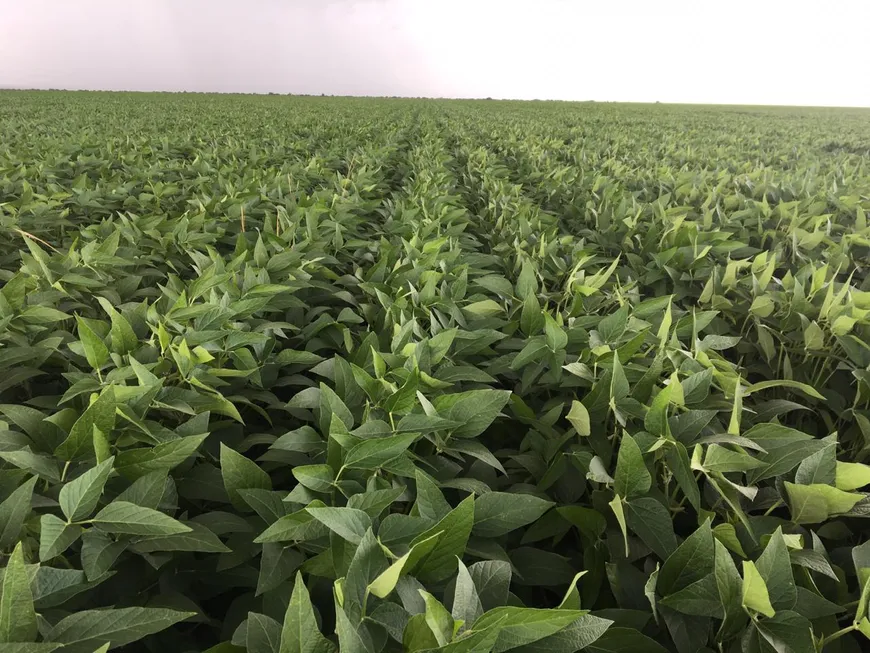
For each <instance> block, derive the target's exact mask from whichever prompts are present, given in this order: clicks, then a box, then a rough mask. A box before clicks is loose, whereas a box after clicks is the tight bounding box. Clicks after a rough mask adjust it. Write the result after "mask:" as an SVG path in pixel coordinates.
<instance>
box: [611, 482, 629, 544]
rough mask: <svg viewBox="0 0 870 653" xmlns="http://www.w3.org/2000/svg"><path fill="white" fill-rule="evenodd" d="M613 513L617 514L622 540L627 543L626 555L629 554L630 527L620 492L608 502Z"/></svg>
mask: <svg viewBox="0 0 870 653" xmlns="http://www.w3.org/2000/svg"><path fill="white" fill-rule="evenodd" d="M608 505H609V506H610V509H611V510H613V514H614V515H615V516H616V521H617V523H618V524H619V530H621V531H622V540H623V542H624V543H625V557H626V558H627V557H628V556H629V549H628V527H627V524H626V521H625V508H624V506H623V503H622V497H620V496H619V495H618V494H617V495H616V496H615V497H613V499H612V500H611V501H610V503H609V504H608Z"/></svg>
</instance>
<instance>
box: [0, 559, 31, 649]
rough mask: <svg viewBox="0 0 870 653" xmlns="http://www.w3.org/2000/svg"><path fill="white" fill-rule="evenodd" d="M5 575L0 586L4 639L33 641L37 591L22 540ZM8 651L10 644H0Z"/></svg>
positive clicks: (1, 635)
mask: <svg viewBox="0 0 870 653" xmlns="http://www.w3.org/2000/svg"><path fill="white" fill-rule="evenodd" d="M4 571H5V573H4V574H3V582H2V585H0V642H30V641H33V640H34V639H36V634H37V626H36V611H35V610H34V609H33V594H32V592H31V590H30V580H29V579H28V577H27V569H26V566H25V564H24V554H23V552H22V547H21V543H20V542H19V543H18V544H17V545H16V546H15V549H14V550H13V551H12V555H11V556H10V557H9V561H8V562H7V563H6V569H5V570H4ZM0 648H2V649H3V650H6V646H5V645H4V646H2V647H0Z"/></svg>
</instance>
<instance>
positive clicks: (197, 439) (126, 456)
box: [115, 433, 209, 480]
mask: <svg viewBox="0 0 870 653" xmlns="http://www.w3.org/2000/svg"><path fill="white" fill-rule="evenodd" d="M208 435H209V434H208V433H203V434H202V435H188V436H185V437H183V438H178V439H177V440H170V441H169V442H161V443H160V444H158V445H156V446H153V447H142V448H138V449H127V450H126V451H121V452H120V453H119V454H118V456H117V458H116V462H115V471H117V472H118V473H119V474H121V475H122V476H125V477H126V478H129V479H131V480H136V479H138V478H141V477H143V476H145V475H146V474H151V473H153V472H163V473H164V475H165V474H167V473H169V470H171V469H174V468H175V467H178V466H179V465H180V464H181V463H183V462H184V461H185V460H187V459H188V458H190V457H191V456H192V455H193V454H194V453H196V451H197V449H199V447H200V445H201V444H202V443H203V441H205V439H206V438H207V437H208Z"/></svg>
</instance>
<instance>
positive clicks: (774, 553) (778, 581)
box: [755, 528, 797, 610]
mask: <svg viewBox="0 0 870 653" xmlns="http://www.w3.org/2000/svg"><path fill="white" fill-rule="evenodd" d="M755 564H756V566H757V568H758V572H759V573H760V574H761V576H762V578H764V582H765V583H766V584H767V589H768V591H769V592H770V602H771V604H772V605H773V607H774V608H776V609H777V610H790V609H791V608H793V607H794V604H795V601H796V600H797V592H796V591H795V584H794V574H793V573H792V569H791V558H790V557H789V554H788V547H787V546H786V543H785V538H783V535H782V529H781V528H777V529H776V531H774V533H773V534H772V535H771V536H770V540H768V542H767V546H766V547H765V548H764V551H763V552H762V554H761V556H760V557H759V558H758V560H757V561H756V563H755Z"/></svg>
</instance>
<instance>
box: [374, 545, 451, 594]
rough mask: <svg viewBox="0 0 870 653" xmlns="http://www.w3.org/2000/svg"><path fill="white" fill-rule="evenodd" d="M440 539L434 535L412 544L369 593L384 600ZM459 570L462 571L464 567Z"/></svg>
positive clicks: (375, 581)
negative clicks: (403, 576) (400, 579)
mask: <svg viewBox="0 0 870 653" xmlns="http://www.w3.org/2000/svg"><path fill="white" fill-rule="evenodd" d="M440 537H441V533H436V534H435V535H433V536H431V537H427V538H426V539H425V540H421V541H419V542H417V543H416V544H414V545H413V546H412V547H411V548H410V549H409V551H408V552H407V553H406V554H405V555H403V556H402V557H401V558H399V559H398V560H396V561H395V562H394V563H393V564H391V565H390V566H389V567H388V568H387V569H386V570H385V571H383V572H382V573H381V574H380V575H379V576H378V577H377V578H375V580H373V581H372V582H371V583H370V584H369V587H368V589H369V591H370V592H371V593H372V594H374V595H375V596H377V597H378V598H381V599H383V598H386V597H387V596H388V595H389V594H390V593H392V591H393V590H394V589H395V587H396V583H398V582H399V578H401V577H402V575H403V574H405V573H407V572H408V571H409V570H412V569H414V567H415V566H416V565H417V563H419V562H420V561H421V560H423V559H424V558H425V557H426V556H427V555H429V553H431V551H432V549H434V548H435V545H436V544H438V540H439V539H440ZM461 564H462V563H461V562H460V565H461ZM460 568H461V569H462V568H464V567H460ZM466 573H467V572H466Z"/></svg>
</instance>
